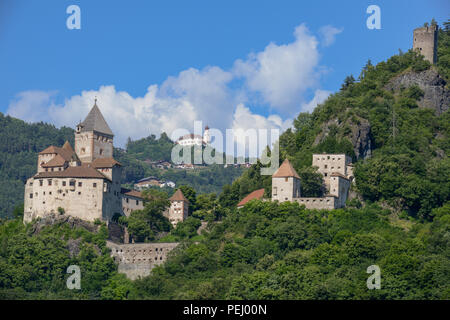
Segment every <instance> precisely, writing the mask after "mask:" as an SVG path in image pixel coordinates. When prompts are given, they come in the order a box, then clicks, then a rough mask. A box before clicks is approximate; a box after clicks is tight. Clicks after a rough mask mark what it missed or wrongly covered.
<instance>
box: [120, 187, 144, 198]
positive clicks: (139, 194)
mask: <svg viewBox="0 0 450 320" xmlns="http://www.w3.org/2000/svg"><path fill="white" fill-rule="evenodd" d="M122 194H123V195H125V196H129V197H135V198H140V199H144V197H143V196H142V192H139V191H136V190H126V189H124V190H122Z"/></svg>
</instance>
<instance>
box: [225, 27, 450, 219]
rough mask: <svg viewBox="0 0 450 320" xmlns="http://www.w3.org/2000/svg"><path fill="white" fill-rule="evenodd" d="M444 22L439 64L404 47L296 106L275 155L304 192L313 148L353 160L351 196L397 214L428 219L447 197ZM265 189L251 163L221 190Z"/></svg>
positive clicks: (310, 180)
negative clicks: (314, 103)
mask: <svg viewBox="0 0 450 320" xmlns="http://www.w3.org/2000/svg"><path fill="white" fill-rule="evenodd" d="M448 27H449V25H448V24H447V28H446V29H444V30H441V31H440V34H439V42H438V44H439V47H438V53H439V55H438V59H439V60H438V64H437V65H435V66H431V65H430V63H428V62H427V61H425V60H423V58H422V56H419V55H417V54H416V53H415V52H412V51H411V50H410V51H408V52H407V53H399V54H398V55H395V56H393V57H391V58H390V59H388V60H387V61H383V62H380V63H379V64H377V65H376V66H373V65H372V64H371V62H370V61H369V62H368V63H367V65H366V66H365V67H364V68H363V70H362V71H361V74H360V75H359V76H358V79H357V80H355V79H354V77H353V76H348V77H347V78H346V79H345V81H344V83H343V85H342V88H341V90H340V91H339V92H337V93H335V94H333V95H331V96H330V97H329V98H328V99H327V100H326V101H325V102H324V103H323V104H321V105H319V106H318V107H317V108H316V109H315V110H314V112H312V113H311V114H309V113H300V114H299V115H298V117H297V118H296V119H295V120H294V128H293V129H292V130H291V129H289V130H287V131H286V132H284V133H283V134H282V135H281V136H280V155H281V156H280V158H281V159H280V160H281V161H282V160H283V159H284V158H286V157H287V158H289V160H290V161H291V163H292V164H293V165H294V167H295V169H296V170H297V171H298V172H299V175H300V176H301V178H302V183H303V187H304V189H303V190H302V192H303V193H306V194H307V193H308V192H310V191H311V190H308V188H309V189H313V191H314V188H317V183H316V186H315V184H314V183H315V176H314V172H311V169H310V166H311V163H312V154H313V153H322V152H326V153H346V154H348V155H351V156H352V158H353V162H354V163H355V165H356V168H355V177H356V185H355V186H354V188H353V190H352V192H351V195H352V196H353V197H357V198H358V199H359V200H357V199H356V200H355V201H363V202H380V203H382V204H383V205H387V206H390V207H392V208H394V209H395V211H396V213H398V214H400V215H402V216H403V217H406V216H410V217H412V218H414V217H417V218H421V219H426V220H430V219H432V210H433V209H434V208H438V207H441V206H442V205H443V204H444V203H445V202H446V201H449V199H450V179H449V177H450V160H449V159H448V154H449V150H450V141H449V135H450V126H449V124H450V115H449V111H448V108H449V105H450V90H449V83H448V80H449V79H448V61H449V58H450V50H449V49H448V48H449V46H448V44H449V39H450V35H449V32H450V31H449V29H448ZM262 187H264V188H266V191H267V195H269V194H268V192H269V191H270V189H271V179H270V177H262V176H260V175H259V170H255V168H252V169H250V170H249V171H248V172H246V173H244V175H243V176H242V177H241V178H240V179H238V180H236V181H235V182H234V183H233V184H232V185H231V186H227V187H226V188H225V189H224V191H225V192H224V194H222V195H221V198H222V199H223V201H224V204H225V203H226V204H227V205H228V206H230V205H235V204H236V203H237V202H238V201H239V200H240V199H242V198H243V197H244V196H245V195H246V194H248V193H249V192H251V191H253V190H256V189H258V188H262Z"/></svg>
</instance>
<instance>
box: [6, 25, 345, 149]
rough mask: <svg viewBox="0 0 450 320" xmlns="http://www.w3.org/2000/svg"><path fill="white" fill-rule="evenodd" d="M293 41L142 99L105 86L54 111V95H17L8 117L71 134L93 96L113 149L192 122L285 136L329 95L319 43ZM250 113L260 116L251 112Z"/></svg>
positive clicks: (168, 84) (154, 89)
mask: <svg viewBox="0 0 450 320" xmlns="http://www.w3.org/2000/svg"><path fill="white" fill-rule="evenodd" d="M327 28H328V29H327ZM327 28H325V29H323V30H324V31H323V30H322V31H323V32H322V31H321V33H323V34H325V35H328V37H325V38H324V42H323V44H324V45H325V44H329V43H330V41H331V42H332V39H334V35H336V34H337V33H338V32H337V31H336V30H337V29H336V30H334V29H335V28H334V29H333V27H331V26H327ZM294 37H295V39H294V41H293V42H291V43H287V44H280V45H277V44H275V43H270V44H269V45H267V46H266V47H265V48H264V50H263V51H261V52H257V53H252V54H250V55H249V56H248V57H247V58H246V59H244V60H236V61H235V62H234V64H233V67H232V68H231V69H230V70H223V69H222V68H220V67H218V66H208V67H205V68H203V69H195V68H189V69H187V70H184V71H181V72H180V73H179V74H178V75H176V76H171V77H168V78H167V79H166V80H165V81H164V82H162V83H161V84H151V85H149V86H148V88H147V91H146V92H145V93H144V95H143V96H137V97H133V96H131V95H130V94H129V93H128V92H126V91H118V90H116V88H115V86H113V85H107V86H100V88H98V89H97V90H84V91H82V92H81V93H80V94H77V95H73V96H71V97H67V98H66V99H65V100H64V101H63V102H62V103H58V104H56V103H55V101H56V97H57V93H56V92H55V91H51V92H46V91H38V90H37V91H31V90H30V91H23V92H20V93H19V94H17V96H16V97H15V99H14V100H13V101H12V102H11V103H10V105H9V108H8V110H7V114H9V115H11V116H14V117H18V118H21V119H23V120H26V121H30V122H35V121H49V122H51V123H53V124H55V125H57V126H61V125H66V126H70V127H75V125H76V124H77V123H78V122H79V121H82V120H83V119H84V118H85V117H86V115H87V113H88V112H89V110H90V109H91V108H92V106H93V103H94V99H95V97H97V100H98V102H97V104H98V106H99V108H100V110H101V111H102V113H103V115H104V117H105V119H106V121H107V122H108V124H109V126H110V127H111V129H112V131H113V132H114V134H115V145H117V146H122V147H123V146H124V145H125V142H126V140H127V138H128V137H131V138H132V139H139V138H142V137H146V136H148V135H150V134H156V135H159V134H160V133H162V132H166V133H167V134H168V135H169V136H171V133H172V132H174V131H175V130H176V129H180V128H185V129H187V130H188V131H192V129H193V124H194V121H195V120H201V121H203V125H208V126H209V127H211V128H216V129H220V130H222V131H223V132H224V133H225V129H227V128H232V129H244V130H246V129H249V128H255V129H262V128H266V129H271V128H278V129H280V130H285V129H286V128H288V127H289V126H291V123H292V117H294V116H295V115H296V114H297V113H299V112H300V111H312V110H313V109H314V107H315V106H316V105H317V103H321V102H323V101H324V99H326V97H327V96H328V95H329V93H330V92H328V91H326V90H323V89H321V88H320V85H319V78H320V76H321V74H322V71H321V70H323V68H322V67H321V66H319V52H318V40H317V39H316V37H315V36H314V35H312V34H310V32H309V30H308V28H307V27H306V26H305V25H304V24H301V25H299V26H298V27H296V28H295V31H294ZM236 84H238V85H236ZM312 92H314V98H313V99H312V100H311V101H307V100H306V99H305V97H306V96H307V95H310V94H311V93H312ZM261 102H263V104H261ZM253 106H258V110H259V111H258V112H255V111H253V110H252V108H253ZM276 113H278V114H276ZM267 114H269V115H267Z"/></svg>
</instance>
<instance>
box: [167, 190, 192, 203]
mask: <svg viewBox="0 0 450 320" xmlns="http://www.w3.org/2000/svg"><path fill="white" fill-rule="evenodd" d="M169 200H170V201H187V202H189V200H188V199H186V197H185V196H184V194H183V192H182V191H181V190H180V189H178V190H177V191H175V193H174V194H173V196H171V197H170V198H169Z"/></svg>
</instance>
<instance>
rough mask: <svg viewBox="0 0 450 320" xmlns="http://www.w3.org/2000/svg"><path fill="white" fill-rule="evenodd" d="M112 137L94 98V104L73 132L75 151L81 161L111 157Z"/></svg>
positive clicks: (86, 161) (87, 161) (88, 161)
mask: <svg viewBox="0 0 450 320" xmlns="http://www.w3.org/2000/svg"><path fill="white" fill-rule="evenodd" d="M113 137H114V134H113V133H112V131H111V129H110V128H109V126H108V124H107V123H106V121H105V118H103V115H102V113H101V112H100V109H99V108H98V106H97V99H95V103H94V106H93V107H92V109H91V111H90V112H89V114H88V115H87V117H86V119H84V121H83V122H81V123H80V124H78V125H77V128H76V132H75V152H76V153H77V155H78V157H79V158H80V160H81V162H83V163H90V162H92V161H94V160H95V159H101V158H112V156H113Z"/></svg>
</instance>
